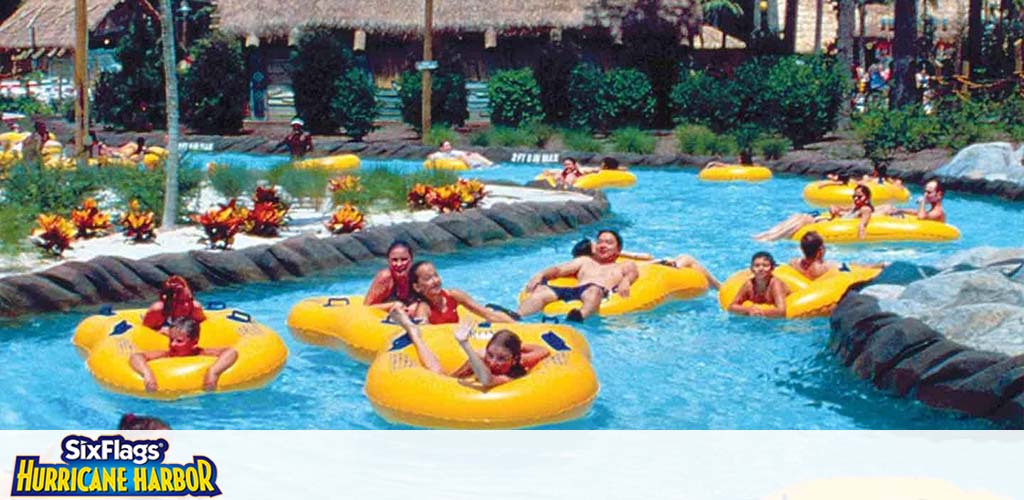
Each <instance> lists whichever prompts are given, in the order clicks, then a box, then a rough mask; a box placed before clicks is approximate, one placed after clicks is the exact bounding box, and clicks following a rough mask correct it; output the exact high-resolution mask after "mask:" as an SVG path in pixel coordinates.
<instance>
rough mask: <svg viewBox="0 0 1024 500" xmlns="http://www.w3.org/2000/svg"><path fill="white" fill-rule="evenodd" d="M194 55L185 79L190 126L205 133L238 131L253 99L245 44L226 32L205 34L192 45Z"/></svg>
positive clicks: (184, 91) (187, 114)
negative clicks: (243, 55) (243, 47)
mask: <svg viewBox="0 0 1024 500" xmlns="http://www.w3.org/2000/svg"><path fill="white" fill-rule="evenodd" d="M192 59H193V60H194V61H195V62H193V63H192V66H191V67H190V68H189V70H188V72H187V73H185V77H184V78H183V81H182V108H183V109H184V110H185V121H186V122H187V123H188V126H189V127H192V128H193V129H195V130H196V131H197V132H199V133H201V134H231V133H235V132H238V131H239V130H241V129H242V120H243V119H244V118H245V105H246V103H247V102H248V100H249V81H248V79H247V78H246V72H245V63H244V61H243V60H242V47H241V44H240V43H239V42H238V40H237V39H236V38H233V37H228V36H225V35H215V36H213V37H211V38H205V39H202V40H200V41H199V42H197V43H196V44H195V45H194V46H193V47H192Z"/></svg>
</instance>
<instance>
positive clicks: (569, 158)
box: [562, 156, 576, 164]
mask: <svg viewBox="0 0 1024 500" xmlns="http://www.w3.org/2000/svg"><path fill="white" fill-rule="evenodd" d="M567 161H571V162H572V163H573V164H576V158H573V157H571V156H566V157H565V158H562V163H565V162H567Z"/></svg>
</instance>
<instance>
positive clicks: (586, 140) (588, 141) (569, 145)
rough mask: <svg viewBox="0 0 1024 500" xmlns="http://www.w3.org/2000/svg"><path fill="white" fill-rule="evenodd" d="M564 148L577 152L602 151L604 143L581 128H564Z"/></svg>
mask: <svg viewBox="0 0 1024 500" xmlns="http://www.w3.org/2000/svg"><path fill="white" fill-rule="evenodd" d="M562 142H563V143H564V145H565V149H567V150H569V151H576V152H579V153H603V152H604V145H603V144H601V141H599V140H597V139H595V138H594V136H593V135H591V133H590V132H586V131H582V130H565V131H563V132H562Z"/></svg>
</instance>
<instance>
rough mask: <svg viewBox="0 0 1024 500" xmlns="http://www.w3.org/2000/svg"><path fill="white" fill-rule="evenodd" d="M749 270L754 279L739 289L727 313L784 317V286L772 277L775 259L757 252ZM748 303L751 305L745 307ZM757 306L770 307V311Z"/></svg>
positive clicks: (766, 253)
mask: <svg viewBox="0 0 1024 500" xmlns="http://www.w3.org/2000/svg"><path fill="white" fill-rule="evenodd" d="M750 270H751V271H752V272H753V273H754V277H752V278H750V280H748V281H747V282H746V283H744V284H743V287H742V288H740V291H739V293H737V294H736V298H734V299H733V300H732V304H730V305H729V311H731V312H734V313H740V314H747V315H750V316H771V317H785V316H786V295H787V294H788V292H787V291H786V285H785V284H783V283H782V282H781V281H779V280H777V279H775V278H774V277H773V276H772V271H774V270H775V259H774V258H772V255H771V254H770V253H768V252H757V253H755V254H754V257H753V258H752V259H750ZM747 301H750V302H752V303H753V305H750V306H745V305H743V303H744V302H747ZM758 304H767V305H770V306H772V307H771V308H770V309H764V308H761V307H757V305H758Z"/></svg>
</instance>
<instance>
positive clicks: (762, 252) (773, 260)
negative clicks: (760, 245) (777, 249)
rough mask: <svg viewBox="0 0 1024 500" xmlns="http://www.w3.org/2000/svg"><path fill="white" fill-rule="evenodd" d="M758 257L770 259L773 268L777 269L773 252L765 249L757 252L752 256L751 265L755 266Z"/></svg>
mask: <svg viewBox="0 0 1024 500" xmlns="http://www.w3.org/2000/svg"><path fill="white" fill-rule="evenodd" d="M757 259H768V263H769V264H771V265H772V269H775V266H776V264H775V257H772V254H770V253H768V252H765V251H763V250H762V251H760V252H757V253H755V254H754V256H753V257H751V258H750V267H754V261H756V260H757Z"/></svg>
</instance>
